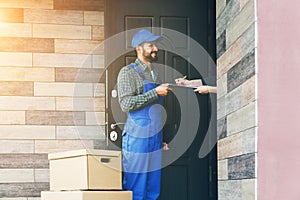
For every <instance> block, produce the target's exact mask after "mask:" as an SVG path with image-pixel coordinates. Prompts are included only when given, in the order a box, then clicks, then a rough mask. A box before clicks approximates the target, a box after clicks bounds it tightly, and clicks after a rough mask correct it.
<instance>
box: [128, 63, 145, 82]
mask: <svg viewBox="0 0 300 200" xmlns="http://www.w3.org/2000/svg"><path fill="white" fill-rule="evenodd" d="M129 66H130V67H132V68H133V69H134V70H135V71H136V72H137V73H138V74H139V75H140V77H141V78H142V79H143V80H145V75H144V74H143V72H142V70H141V69H140V68H138V66H136V65H135V64H134V63H130V64H129Z"/></svg>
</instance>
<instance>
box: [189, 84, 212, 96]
mask: <svg viewBox="0 0 300 200" xmlns="http://www.w3.org/2000/svg"><path fill="white" fill-rule="evenodd" d="M194 91H195V92H199V93H200V94H207V93H217V87H215V86H209V85H202V86H199V87H197V88H196V89H195V90H194Z"/></svg>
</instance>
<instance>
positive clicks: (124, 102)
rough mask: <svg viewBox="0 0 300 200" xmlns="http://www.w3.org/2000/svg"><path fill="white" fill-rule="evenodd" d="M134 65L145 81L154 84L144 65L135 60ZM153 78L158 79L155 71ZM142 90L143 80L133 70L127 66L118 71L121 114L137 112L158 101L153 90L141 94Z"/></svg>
mask: <svg viewBox="0 0 300 200" xmlns="http://www.w3.org/2000/svg"><path fill="white" fill-rule="evenodd" d="M134 64H135V65H136V66H137V67H139V68H140V69H141V70H142V72H143V74H144V76H145V79H146V80H148V81H149V82H151V83H154V82H155V81H154V80H153V78H152V76H151V72H150V70H149V68H148V67H147V65H146V64H145V63H143V62H142V61H141V60H140V59H136V60H135V63H134ZM154 77H158V75H157V73H156V72H155V71H154ZM143 88H144V82H143V79H142V78H141V77H140V75H139V74H138V73H137V72H136V71H135V69H133V68H132V67H131V66H128V65H127V66H125V67H123V68H122V69H121V70H120V72H119V75H118V94H119V103H120V106H121V109H122V111H123V112H130V111H133V110H137V109H139V108H142V107H144V106H146V105H148V104H149V103H152V102H154V101H155V100H157V99H158V95H157V93H156V91H155V89H152V90H150V91H148V92H146V93H144V94H142V92H143Z"/></svg>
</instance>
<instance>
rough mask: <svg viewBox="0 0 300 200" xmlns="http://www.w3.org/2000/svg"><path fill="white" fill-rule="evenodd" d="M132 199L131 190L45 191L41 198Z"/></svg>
mask: <svg viewBox="0 0 300 200" xmlns="http://www.w3.org/2000/svg"><path fill="white" fill-rule="evenodd" d="M101 199H103V200H132V192H131V191H60V192H52V191H43V192H42V193H41V200H101Z"/></svg>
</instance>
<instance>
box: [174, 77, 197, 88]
mask: <svg viewBox="0 0 300 200" xmlns="http://www.w3.org/2000/svg"><path fill="white" fill-rule="evenodd" d="M175 82H176V84H177V85H180V86H185V87H199V86H201V85H202V81H201V79H195V80H187V79H184V78H177V79H175Z"/></svg>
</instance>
